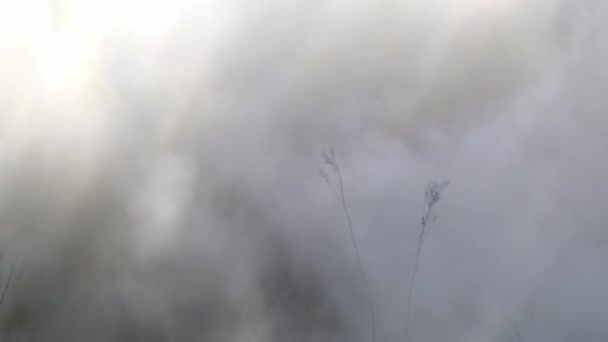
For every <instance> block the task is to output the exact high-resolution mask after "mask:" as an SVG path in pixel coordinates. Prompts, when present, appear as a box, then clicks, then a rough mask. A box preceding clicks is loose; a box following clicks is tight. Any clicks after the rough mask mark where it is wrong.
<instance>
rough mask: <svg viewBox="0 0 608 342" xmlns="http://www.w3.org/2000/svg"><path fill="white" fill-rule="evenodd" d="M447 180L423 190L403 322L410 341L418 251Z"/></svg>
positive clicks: (420, 249) (434, 183)
mask: <svg viewBox="0 0 608 342" xmlns="http://www.w3.org/2000/svg"><path fill="white" fill-rule="evenodd" d="M449 184H450V183H449V182H448V181H443V182H441V183H437V182H432V183H429V184H428V185H427V187H426V190H425V197H426V212H425V213H424V215H423V216H422V221H421V225H420V228H421V229H420V235H418V249H417V250H416V259H415V261H414V271H413V272H412V277H411V279H410V287H409V290H408V293H407V320H406V324H405V329H406V336H407V341H408V342H409V341H411V336H410V335H411V326H410V318H411V304H412V294H413V292H414V284H415V282H416V275H417V274H418V264H419V262H420V253H421V251H422V242H423V240H424V234H425V233H426V229H427V226H428V223H429V220H430V219H431V213H432V211H433V207H434V206H435V204H437V202H439V200H440V199H441V192H442V191H443V190H444V189H445V188H446V187H447V186H448V185H449ZM435 219H436V216H433V220H432V222H435Z"/></svg>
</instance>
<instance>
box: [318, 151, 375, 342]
mask: <svg viewBox="0 0 608 342" xmlns="http://www.w3.org/2000/svg"><path fill="white" fill-rule="evenodd" d="M321 156H322V157H323V161H324V163H325V165H327V166H329V167H330V168H331V169H332V171H333V172H334V174H336V175H337V176H338V185H339V188H340V199H341V200H342V210H343V212H344V216H345V218H346V223H347V225H348V231H349V233H350V239H351V242H352V245H353V250H354V252H355V256H356V259H357V266H358V268H359V274H360V275H361V280H362V281H363V285H364V286H365V291H366V296H367V302H368V305H369V315H370V321H371V329H372V334H371V335H372V341H374V342H375V341H376V314H375V312H374V303H373V299H372V294H371V289H370V286H369V281H368V279H367V275H366V273H365V269H364V267H363V263H362V261H361V254H360V253H359V245H358V244H357V237H356V236H355V232H354V230H353V224H352V220H351V218H350V214H349V212H348V206H347V205H346V198H345V196H344V181H343V179H342V172H341V171H340V167H339V166H338V162H337V161H336V154H335V151H334V148H333V147H329V148H328V149H327V150H324V151H323V152H322V153H321ZM319 174H320V175H321V177H322V178H323V180H325V182H326V183H327V184H329V183H330V179H329V176H328V174H327V172H326V171H325V170H324V169H323V168H321V169H320V170H319Z"/></svg>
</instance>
